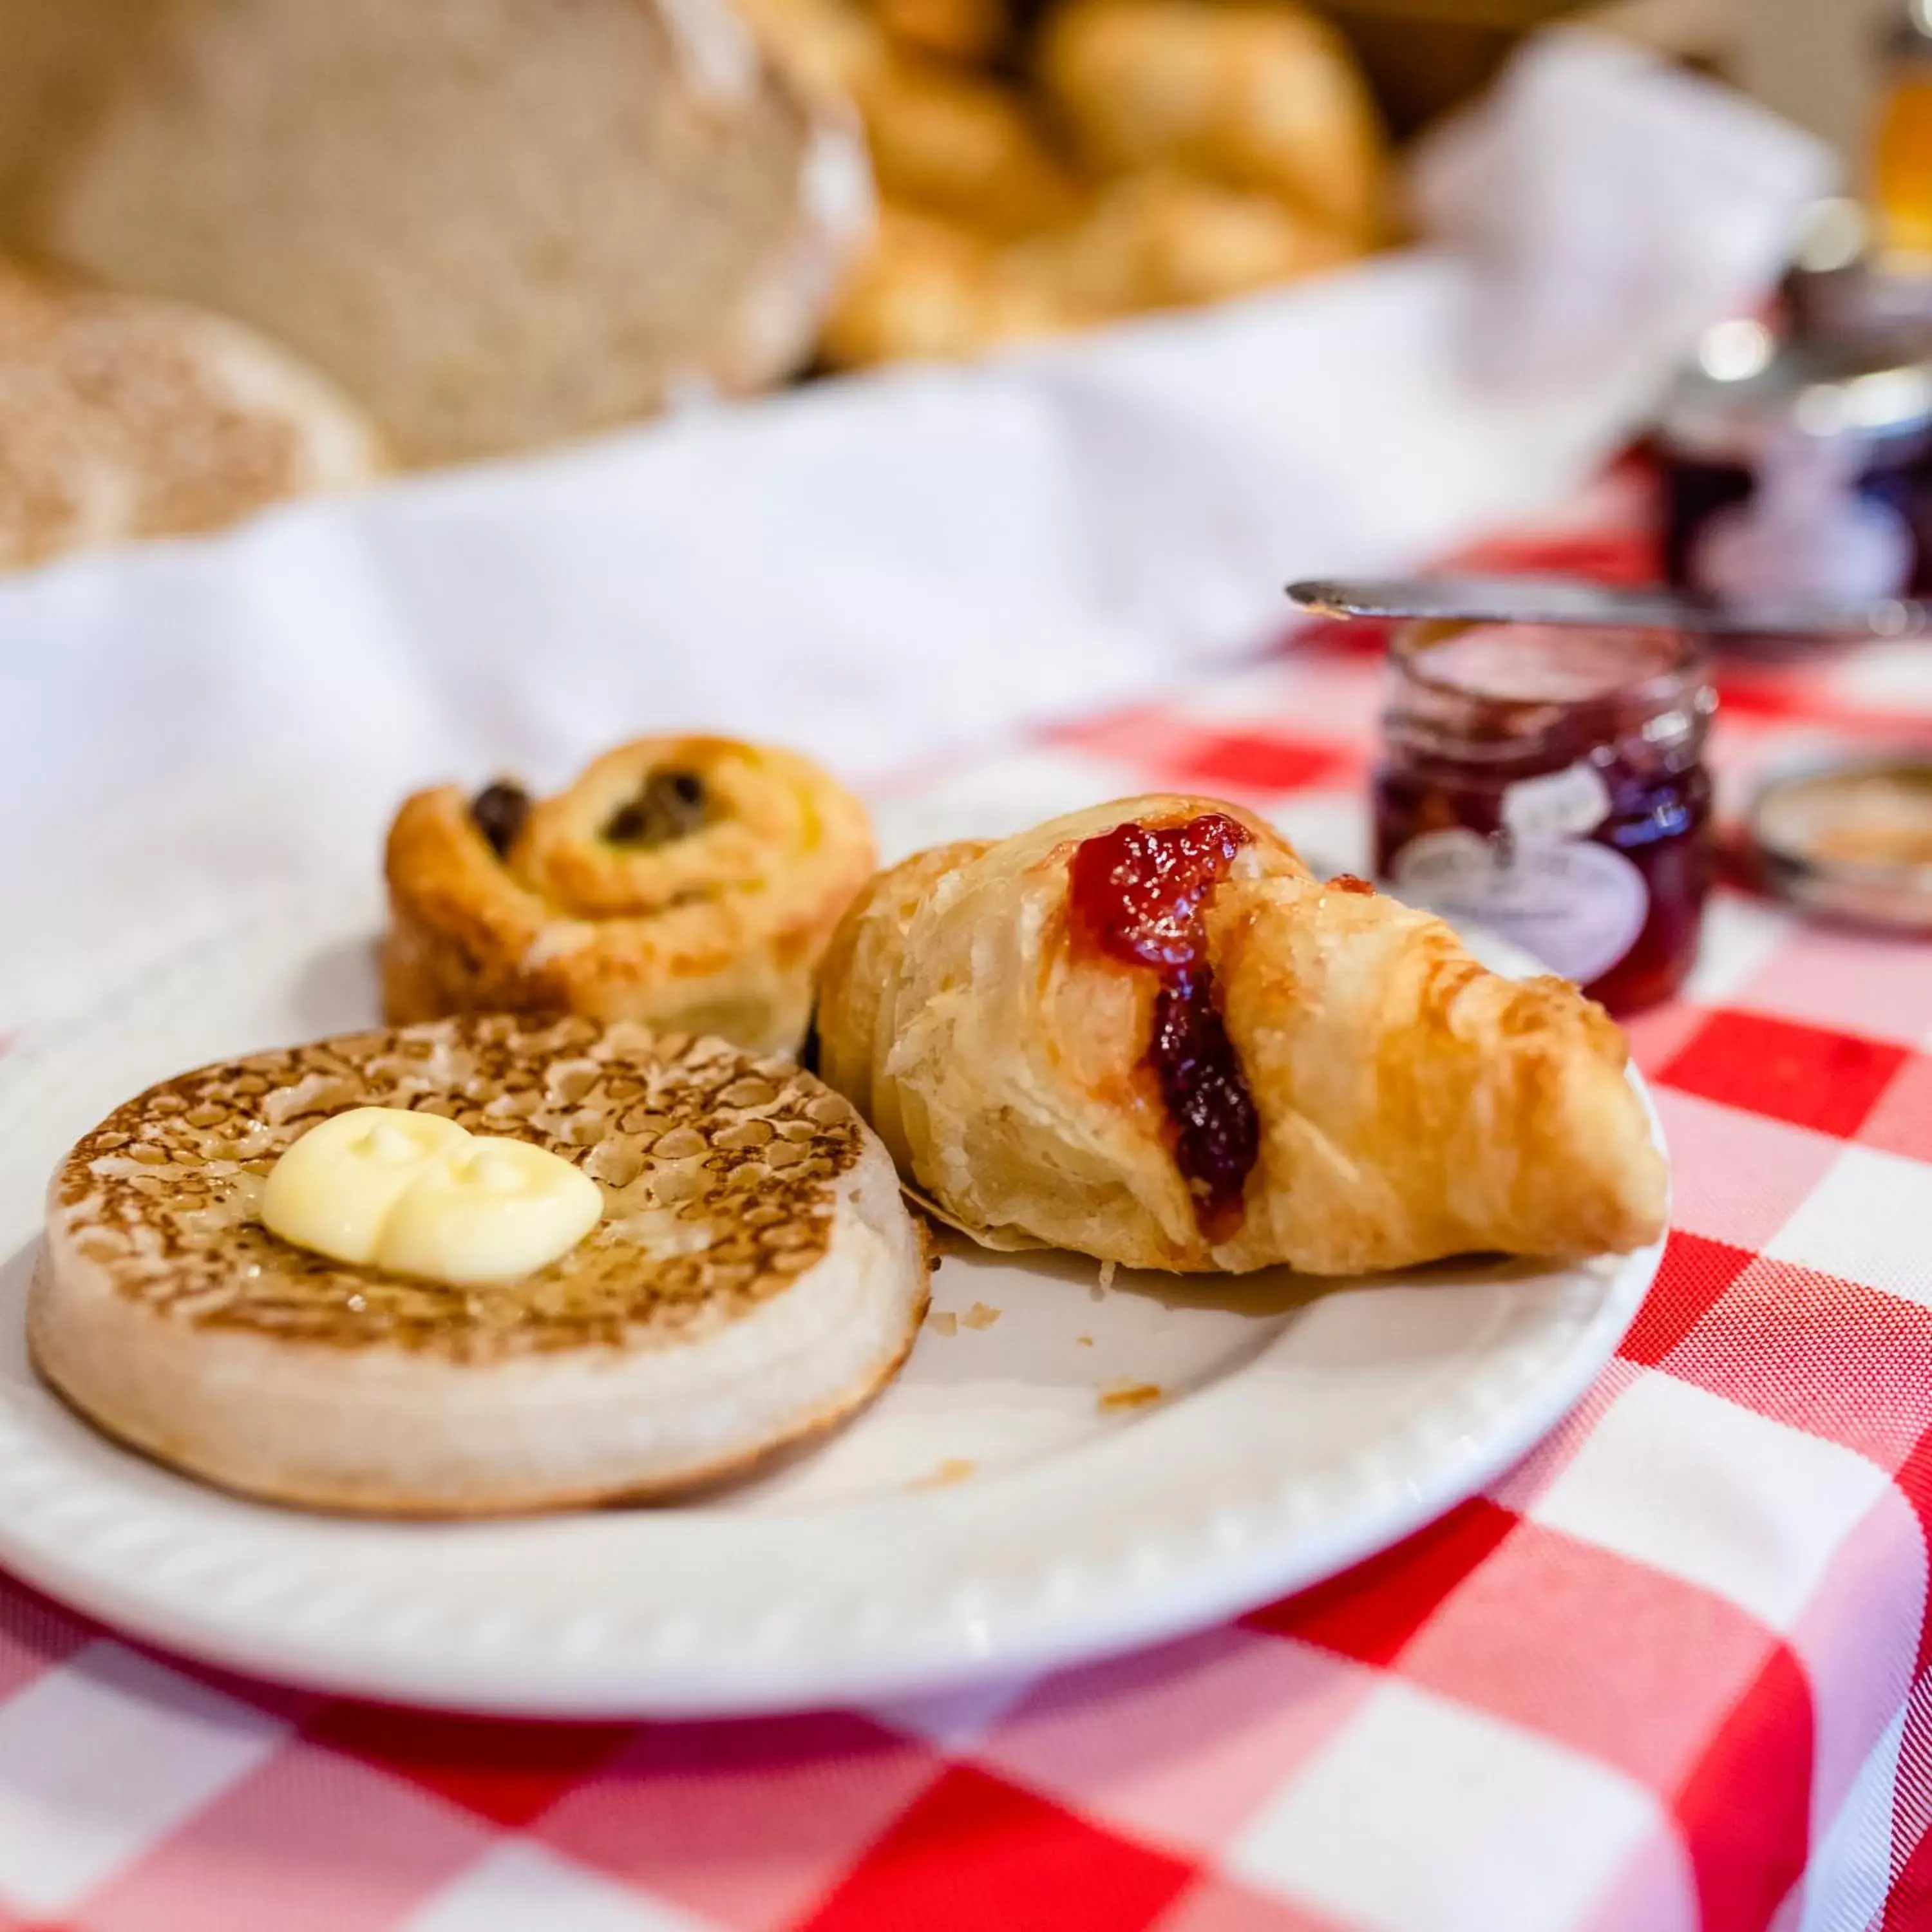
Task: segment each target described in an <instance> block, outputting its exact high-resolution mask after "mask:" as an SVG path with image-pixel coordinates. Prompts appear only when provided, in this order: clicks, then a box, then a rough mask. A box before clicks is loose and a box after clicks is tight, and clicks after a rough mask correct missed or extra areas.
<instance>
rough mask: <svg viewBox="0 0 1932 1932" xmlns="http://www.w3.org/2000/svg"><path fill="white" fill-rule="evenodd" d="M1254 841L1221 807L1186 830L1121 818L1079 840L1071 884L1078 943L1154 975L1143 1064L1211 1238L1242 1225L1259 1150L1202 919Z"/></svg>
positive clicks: (1256, 1128) (1177, 1161)
mask: <svg viewBox="0 0 1932 1932" xmlns="http://www.w3.org/2000/svg"><path fill="white" fill-rule="evenodd" d="M1249 837H1250V834H1249V832H1248V829H1247V827H1246V826H1244V825H1242V824H1241V823H1238V821H1237V820H1234V819H1232V818H1230V817H1228V816H1227V815H1226V814H1225V813H1223V812H1219V811H1214V812H1208V813H1205V814H1203V815H1202V817H1199V818H1195V819H1190V820H1188V821H1187V823H1184V824H1181V825H1160V826H1154V825H1136V824H1133V823H1128V824H1126V825H1119V826H1115V828H1114V829H1113V830H1112V831H1111V832H1102V833H1100V835H1098V836H1097V837H1096V838H1089V839H1088V840H1087V841H1085V843H1083V844H1082V845H1081V846H1080V847H1079V850H1076V852H1075V853H1074V855H1073V865H1072V868H1071V869H1070V876H1069V880H1068V885H1069V903H1070V913H1071V916H1072V921H1073V932H1074V934H1075V937H1076V941H1077V943H1079V944H1082V945H1085V946H1087V947H1091V948H1092V949H1093V950H1094V951H1096V952H1097V953H1103V954H1104V955H1105V956H1106V957H1108V958H1109V959H1115V960H1118V961H1120V962H1121V963H1122V964H1123V965H1129V966H1138V967H1143V968H1148V969H1149V970H1150V971H1152V972H1153V973H1154V974H1155V975H1156V976H1157V978H1158V979H1159V981H1160V990H1159V992H1157V994H1156V995H1155V996H1154V1025H1153V1028H1152V1034H1151V1038H1150V1039H1149V1040H1148V1050H1147V1058H1146V1064H1147V1066H1148V1069H1149V1070H1150V1071H1151V1073H1153V1075H1154V1079H1155V1080H1156V1081H1157V1082H1158V1084H1159V1085H1160V1096H1161V1103H1162V1105H1163V1106H1164V1107H1165V1108H1166V1110H1167V1116H1168V1121H1169V1126H1170V1128H1171V1130H1172V1134H1173V1139H1174V1159H1175V1166H1177V1167H1178V1168H1179V1169H1180V1170H1181V1178H1182V1179H1183V1180H1184V1181H1186V1182H1187V1187H1188V1191H1189V1193H1190V1195H1191V1196H1193V1202H1194V1215H1195V1220H1196V1222H1197V1223H1198V1224H1199V1226H1200V1229H1201V1231H1202V1233H1203V1234H1205V1235H1206V1236H1207V1237H1208V1239H1209V1240H1210V1241H1223V1240H1226V1238H1228V1236H1229V1235H1232V1233H1234V1232H1235V1229H1237V1228H1238V1226H1240V1224H1241V1196H1242V1192H1243V1190H1244V1188H1245V1187H1247V1179H1248V1175H1249V1174H1250V1172H1251V1171H1252V1169H1253V1167H1254V1164H1255V1160H1256V1156H1257V1155H1258V1154H1259V1152H1260V1151H1261V1127H1260V1123H1259V1120H1258V1119H1257V1118H1256V1113H1255V1103H1254V1099H1253V1095H1251V1094H1250V1092H1249V1091H1248V1083H1247V1076H1245V1075H1244V1073H1242V1071H1241V1061H1240V1059H1239V1058H1238V1056H1237V1055H1236V1054H1235V1049H1234V1044H1233V1043H1232V1041H1231V1040H1229V1037H1228V1029H1227V1027H1226V1024H1225V1023H1224V1022H1223V1019H1222V1017H1221V1002H1220V995H1219V992H1218V991H1217V988H1216V986H1215V984H1214V968H1213V967H1211V965H1209V964H1208V959H1207V932H1206V929H1205V919H1204V915H1205V912H1206V909H1207V905H1208V898H1209V896H1210V895H1211V894H1212V892H1214V888H1215V887H1216V886H1217V885H1219V884H1220V882H1221V881H1222V880H1223V879H1224V878H1226V877H1227V874H1228V868H1229V866H1230V865H1232V864H1233V863H1234V862H1235V853H1238V851H1240V850H1241V847H1243V846H1244V845H1245V844H1247V842H1248V839H1249Z"/></svg>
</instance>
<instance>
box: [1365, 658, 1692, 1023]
mask: <svg viewBox="0 0 1932 1932" xmlns="http://www.w3.org/2000/svg"><path fill="white" fill-rule="evenodd" d="M1388 679H1389V689H1388V704H1387V708H1386V709H1385V712H1384V715H1383V727H1384V747H1383V755H1382V763H1381V764H1380V765H1379V767H1378V769H1377V770H1376V776H1375V816H1376V865H1377V868H1378V870H1379V872H1380V874H1381V875H1382V880H1383V881H1384V883H1385V884H1386V885H1387V886H1388V889H1390V890H1391V892H1394V893H1395V894H1396V895H1397V896H1398V897H1400V898H1404V899H1406V900H1408V901H1409V902H1410V903H1411V904H1417V905H1424V906H1427V907H1430V909H1431V910H1434V911H1436V912H1439V913H1443V914H1444V915H1445V916H1447V917H1448V918H1450V919H1457V920H1468V921H1472V922H1475V923H1478V924H1480V925H1482V926H1487V927H1488V928H1490V929H1491V930H1492V931H1493V932H1499V933H1501V934H1502V935H1504V936H1505V938H1510V939H1513V940H1514V941H1516V942H1517V944H1519V945H1520V946H1521V947H1523V949H1524V950H1526V952H1529V953H1532V954H1533V955H1534V956H1535V957H1536V958H1537V959H1540V960H1541V961H1542V962H1544V965H1546V966H1547V967H1548V968H1550V971H1553V972H1555V973H1559V974H1562V976H1563V977H1565V978H1566V979H1570V980H1575V981H1576V982H1577V983H1578V984H1579V985H1580V986H1583V988H1584V989H1585V990H1586V992H1589V994H1590V995H1592V997H1593V998H1597V999H1599V1000H1601V1001H1603V1003H1604V1004H1605V1005H1606V1006H1607V1007H1610V1009H1611V1010H1612V1011H1613V1012H1616V1013H1631V1012H1634V1011H1636V1010H1638V1009H1639V1008H1640V1007H1647V1006H1650V1005H1652V1004H1655V1002H1657V1001H1660V1000H1663V999H1666V998H1669V996H1670V995H1671V994H1672V993H1673V992H1675V991H1676V989H1677V987H1678V986H1679V984H1680V983H1681V982H1682V980H1683V978H1684V976H1685V974H1686V973H1687V972H1688V971H1689V970H1690V968H1691V963H1692V962H1693V961H1694V959H1695V958H1696V956H1697V938H1698V932H1699V928H1700V924H1701V922H1702V919H1703V910H1704V900H1705V897H1706V893H1707V892H1708V891H1709V885H1710V877H1711V868H1712V859H1711V783H1710V777H1709V772H1707V771H1706V768H1705V764H1704V747H1705V742H1706V738H1707V737H1708V736H1709V731H1710V724H1711V719H1712V716H1713V715H1714V714H1715V711H1716V709H1717V695H1716V693H1715V691H1713V690H1712V687H1711V683H1710V680H1709V676H1708V674H1707V669H1706V660H1705V656H1704V652H1703V648H1702V646H1700V644H1699V643H1697V640H1694V639H1693V638H1691V637H1685V636H1683V635H1681V634H1677V633H1675V632H1671V631H1633V630H1619V629H1582V628H1577V629H1571V628H1558V627H1554V626H1545V625H1530V624H1496V623H1484V624H1473V625H1471V624H1444V623H1428V624H1420V625H1413V626H1411V627H1410V628H1409V629H1408V630H1406V631H1403V632H1402V633H1401V634H1399V635H1398V636H1397V639H1396V640H1395V643H1394V646H1393V647H1392V648H1391V652H1390V660H1389V671H1388Z"/></svg>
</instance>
